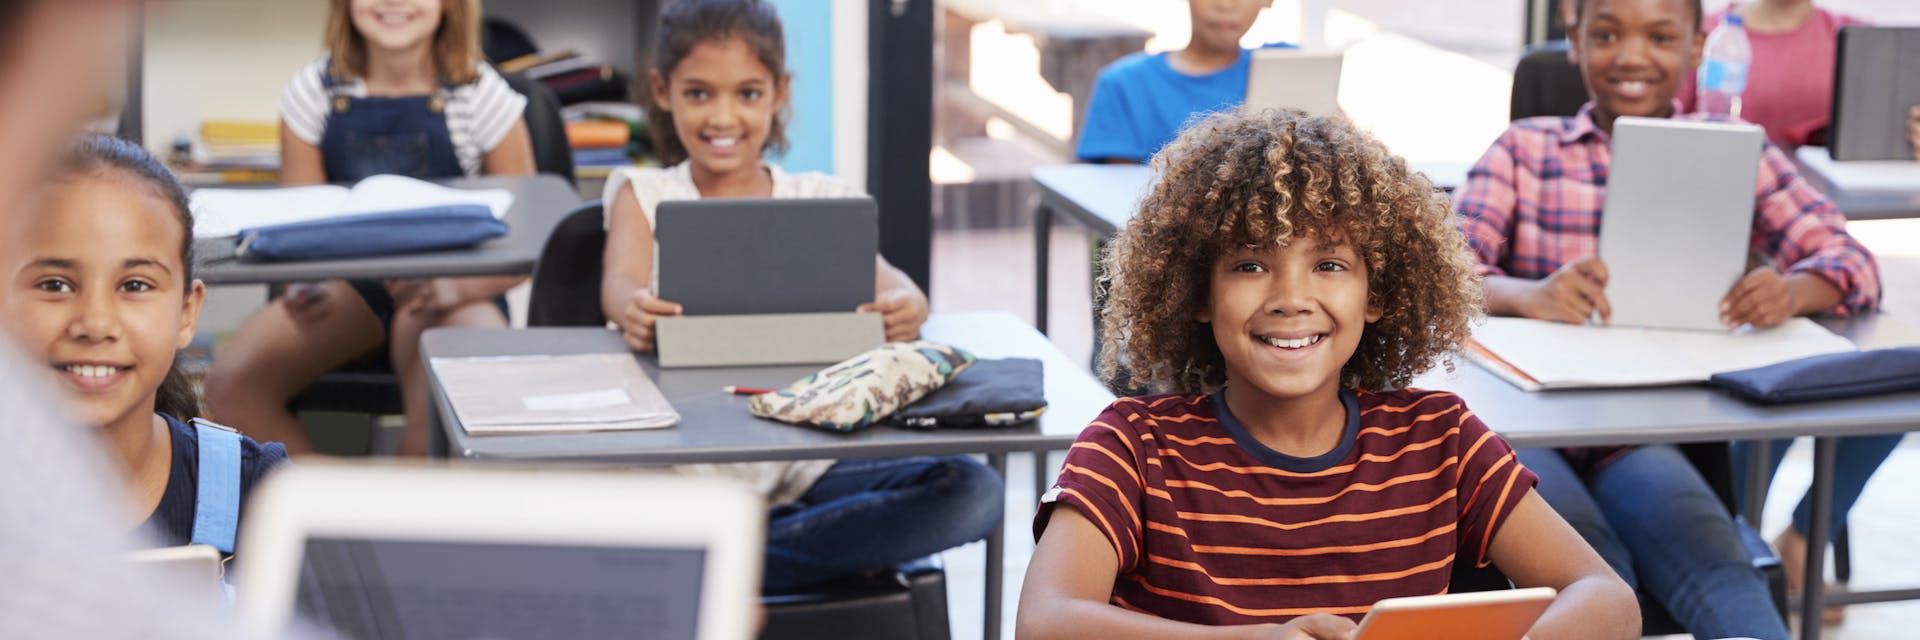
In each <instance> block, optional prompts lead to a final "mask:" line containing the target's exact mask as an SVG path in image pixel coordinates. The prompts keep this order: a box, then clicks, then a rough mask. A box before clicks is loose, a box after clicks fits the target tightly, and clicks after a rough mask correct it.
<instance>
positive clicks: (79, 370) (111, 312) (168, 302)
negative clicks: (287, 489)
mask: <svg viewBox="0 0 1920 640" xmlns="http://www.w3.org/2000/svg"><path fill="white" fill-rule="evenodd" d="M22 218H23V219H22V220H21V224H20V225H18V234H17V237H16V238H15V239H16V240H17V243H16V245H15V246H16V249H15V250H14V251H12V252H10V253H12V254H13V256H14V258H15V259H14V260H12V261H11V262H12V265H11V266H12V267H13V268H12V271H11V276H12V277H11V280H10V281H9V282H8V284H7V292H6V296H5V302H6V305H5V306H6V312H7V319H8V320H9V321H10V322H11V323H12V324H13V326H14V329H15V330H16V331H15V333H16V335H17V336H18V337H19V338H20V339H21V340H23V341H24V342H25V344H26V345H27V346H28V347H29V348H33V349H38V350H39V352H40V354H41V355H42V356H43V357H44V358H45V361H46V363H47V366H48V367H49V368H50V369H52V372H53V374H54V375H55V377H57V378H58V380H59V382H60V385H59V386H60V387H61V389H62V390H64V391H65V392H67V394H68V395H69V396H70V397H71V398H72V399H73V401H74V403H75V408H76V409H77V410H78V412H79V413H80V415H81V417H82V418H84V419H85V420H86V421H87V422H89V423H91V424H95V425H100V426H107V425H115V424H122V423H124V422H126V421H129V420H151V415H152V414H153V411H154V397H155V393H156V392H157V391H158V390H159V388H160V382H161V381H162V380H164V379H165V378H166V375H167V371H168V369H170V368H171V367H172V365H173V357H174V352H175V351H177V350H179V349H180V348H182V347H185V346H186V345H187V343H188V341H190V340H192V338H193V329H194V323H195V319H196V318H198V317H199V312H200V302H201V299H202V298H203V297H204V295H205V289H204V288H203V287H202V286H201V285H200V283H199V282H198V281H195V282H192V283H189V282H187V280H186V273H187V271H186V265H185V264H184V263H183V262H182V257H181V246H182V244H181V243H182V242H183V241H184V240H185V233H186V231H185V230H184V229H183V228H182V227H181V223H180V218H179V215H178V213H176V212H175V211H173V210H172V205H170V204H169V203H168V201H167V200H166V199H164V198H162V197H161V196H160V195H159V194H158V193H156V192H155V191H154V190H153V189H150V188H147V187H144V186H142V185H140V184H139V183H136V182H133V181H132V179H131V178H127V177H125V176H123V175H121V174H118V173H116V172H112V171H108V172H105V173H103V174H92V175H83V176H78V177H74V178H72V179H69V180H67V181H64V182H61V183H58V184H56V185H54V186H53V187H51V188H50V190H49V192H47V193H46V194H45V195H44V197H43V199H42V200H41V201H40V203H39V206H38V207H36V208H35V209H34V211H33V212H31V213H29V214H27V215H24V216H22Z"/></svg>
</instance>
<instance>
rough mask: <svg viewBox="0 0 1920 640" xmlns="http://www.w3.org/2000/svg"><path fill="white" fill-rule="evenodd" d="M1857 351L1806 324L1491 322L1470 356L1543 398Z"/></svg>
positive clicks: (1683, 380)
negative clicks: (1711, 327) (1554, 392)
mask: <svg viewBox="0 0 1920 640" xmlns="http://www.w3.org/2000/svg"><path fill="white" fill-rule="evenodd" d="M1855 349H1856V347H1854V345H1853V343H1852V342H1848V341H1847V339H1846V338H1842V337H1840V336H1837V335H1834V334H1833V332H1831V331H1828V330H1826V329H1825V328H1823V327H1821V326H1820V325H1818V324H1815V323H1814V322H1813V321H1812V320H1808V319H1806V318H1794V319H1792V320H1788V321H1787V322H1786V323H1785V324H1782V325H1780V326H1778V327H1774V328H1772V329H1752V328H1746V329H1742V330H1739V331H1735V332H1731V333H1726V332H1714V331H1687V330H1675V329H1648V328H1641V327H1602V326H1592V325H1573V324H1562V323H1558V322H1547V321H1544V320H1529V319H1525V318H1487V320H1486V323H1485V324H1484V325H1481V326H1479V327H1476V328H1475V329H1474V331H1473V342H1472V343H1471V344H1469V345H1468V356H1469V357H1470V358H1471V359H1472V360H1473V361H1474V362H1475V363H1476V364H1479V365H1480V366H1482V367H1484V368H1486V369H1487V370H1488V371H1491V372H1493V373H1494V374H1496V375H1499V376H1500V377H1502V378H1505V379H1506V380H1507V381H1508V382H1511V383H1513V384H1514V385H1515V386H1518V387H1520V388H1522V389H1525V390H1528V391H1538V390H1541V389H1578V388H1586V387H1643V386H1654V385H1669V384H1689V383H1695V382H1705V381H1706V380H1707V378H1708V377H1710V376H1712V375H1713V374H1715V373H1719V372H1722V371H1738V370H1740V369H1751V368H1753V367H1759V366H1765V365H1769V364H1774V363H1776V362H1785V361H1788V360H1797V359H1800V358H1805V357H1808V356H1816V355H1820V354H1823V353H1835V352H1840V351H1853V350H1855Z"/></svg>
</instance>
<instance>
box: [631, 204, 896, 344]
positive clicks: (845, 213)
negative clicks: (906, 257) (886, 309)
mask: <svg viewBox="0 0 1920 640" xmlns="http://www.w3.org/2000/svg"><path fill="white" fill-rule="evenodd" d="M654 220H655V223H656V226H657V229H656V231H655V234H654V236H655V238H656V239H657V241H658V246H659V250H660V262H659V264H660V276H659V281H660V291H659V295H660V297H661V298H663V299H666V300H671V301H673V302H676V303H679V304H680V305H681V306H682V309H683V310H684V311H685V313H686V314H687V315H690V316H697V315H723V314H756V313H824V312H849V311H853V310H854V308H855V307H858V306H860V305H862V304H865V303H867V302H871V301H872V300H873V281H874V256H875V255H878V253H879V244H880V227H879V209H878V208H877V207H876V206H875V205H874V202H873V199H871V198H842V199H816V200H793V199H780V200H775V199H765V198H719V199H710V200H672V201H667V202H662V203H660V205H659V209H658V210H657V211H655V212H654Z"/></svg>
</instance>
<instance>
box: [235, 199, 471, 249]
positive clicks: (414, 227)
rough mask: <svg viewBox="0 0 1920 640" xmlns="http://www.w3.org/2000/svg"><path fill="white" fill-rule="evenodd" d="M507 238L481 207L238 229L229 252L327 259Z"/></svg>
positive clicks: (368, 215)
mask: <svg viewBox="0 0 1920 640" xmlns="http://www.w3.org/2000/svg"><path fill="white" fill-rule="evenodd" d="M504 235H507V223H506V222H505V221H503V220H500V219H499V218H495V217H493V211H492V210H491V209H488V208H487V207H486V206H485V205H478V204H458V205H444V206H435V207H422V208H419V209H406V210H401V211H383V212H380V213H366V214H359V215H351V216H342V217H339V218H328V219H325V220H311V221H307V222H294V223H288V224H278V225H272V226H266V227H254V228H251V229H242V230H241V231H240V235H239V236H238V238H237V241H238V242H239V246H238V247H237V248H236V249H235V250H234V254H235V255H237V256H239V257H241V258H247V259H251V260H327V259H333V258H351V257H356V256H372V255H392V254H399V253H414V252H418V251H434V250H438V249H454V248H459V247H470V246H473V245H476V244H480V243H482V242H485V241H487V240H492V239H494V238H498V237H501V236H504Z"/></svg>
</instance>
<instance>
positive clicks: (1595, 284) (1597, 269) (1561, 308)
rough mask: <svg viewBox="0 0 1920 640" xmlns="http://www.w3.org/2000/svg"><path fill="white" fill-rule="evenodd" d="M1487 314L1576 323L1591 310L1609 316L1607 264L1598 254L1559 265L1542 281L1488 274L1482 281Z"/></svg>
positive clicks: (1581, 321) (1603, 317)
mask: <svg viewBox="0 0 1920 640" xmlns="http://www.w3.org/2000/svg"><path fill="white" fill-rule="evenodd" d="M1485 286H1486V292H1487V313H1491V314H1493V315H1496V316H1518V317H1522V318H1533V319H1536V320H1552V321H1555V322H1567V323H1573V324H1580V323H1584V322H1586V321H1587V318H1590V317H1592V316H1593V315H1594V314H1595V313H1598V314H1599V315H1600V321H1601V322H1602V323H1605V322H1607V321H1609V320H1611V319H1612V318H1613V305H1611V304H1608V303H1607V266H1606V265H1605V264H1603V263H1601V262H1600V258H1599V257H1589V258H1583V259H1580V260H1575V261H1573V262H1569V263H1567V264H1564V265H1561V266H1560V268H1559V269H1558V270H1555V271H1554V272H1553V274H1552V275H1549V276H1547V278H1546V279H1545V280H1526V279H1522V278H1515V277H1512V276H1505V275H1498V274H1490V275H1487V276H1486V281H1485Z"/></svg>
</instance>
